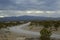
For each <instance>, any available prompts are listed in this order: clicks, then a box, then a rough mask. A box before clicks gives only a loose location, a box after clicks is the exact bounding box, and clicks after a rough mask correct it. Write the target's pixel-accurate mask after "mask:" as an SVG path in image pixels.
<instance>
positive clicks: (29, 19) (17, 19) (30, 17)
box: [0, 15, 60, 22]
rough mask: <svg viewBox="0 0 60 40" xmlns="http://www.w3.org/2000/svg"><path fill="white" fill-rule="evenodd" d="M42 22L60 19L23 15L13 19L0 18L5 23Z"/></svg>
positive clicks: (59, 18)
mask: <svg viewBox="0 0 60 40" xmlns="http://www.w3.org/2000/svg"><path fill="white" fill-rule="evenodd" d="M41 20H60V17H58V18H54V17H43V16H28V15H23V16H12V17H3V18H0V22H3V21H41Z"/></svg>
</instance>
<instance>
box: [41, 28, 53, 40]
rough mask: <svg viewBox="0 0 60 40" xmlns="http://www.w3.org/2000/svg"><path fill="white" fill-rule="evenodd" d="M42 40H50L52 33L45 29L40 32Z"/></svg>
mask: <svg viewBox="0 0 60 40" xmlns="http://www.w3.org/2000/svg"><path fill="white" fill-rule="evenodd" d="M40 34H41V36H40V39H41V40H50V36H51V35H52V33H51V31H50V30H47V28H43V29H42V30H41V31H40Z"/></svg>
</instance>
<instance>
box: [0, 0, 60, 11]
mask: <svg viewBox="0 0 60 40" xmlns="http://www.w3.org/2000/svg"><path fill="white" fill-rule="evenodd" d="M59 4H60V0H0V9H9V10H32V9H33V10H60V6H59Z"/></svg>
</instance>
